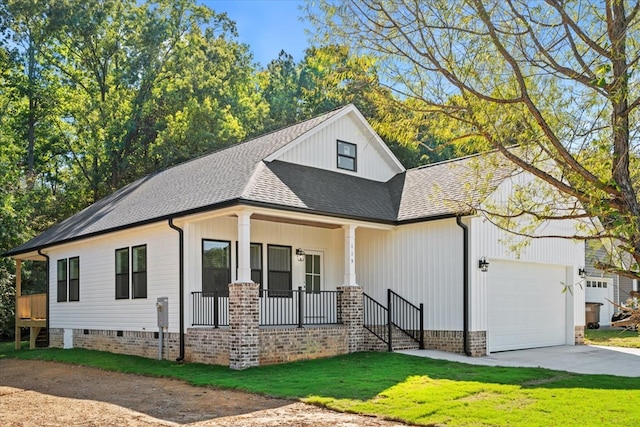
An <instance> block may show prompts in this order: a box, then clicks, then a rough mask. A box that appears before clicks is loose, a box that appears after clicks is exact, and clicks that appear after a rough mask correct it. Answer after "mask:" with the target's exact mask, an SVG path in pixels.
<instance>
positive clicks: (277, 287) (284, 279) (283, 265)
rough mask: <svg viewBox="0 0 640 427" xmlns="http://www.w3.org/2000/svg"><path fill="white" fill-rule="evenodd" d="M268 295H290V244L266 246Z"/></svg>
mask: <svg viewBox="0 0 640 427" xmlns="http://www.w3.org/2000/svg"><path fill="white" fill-rule="evenodd" d="M267 265H268V273H267V274H268V277H267V279H268V282H267V283H268V284H269V290H270V291H271V292H270V293H269V296H283V297H286V296H291V292H290V291H291V289H292V288H291V246H277V245H268V246H267Z"/></svg>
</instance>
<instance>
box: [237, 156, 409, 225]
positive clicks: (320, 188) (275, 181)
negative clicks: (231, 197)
mask: <svg viewBox="0 0 640 427" xmlns="http://www.w3.org/2000/svg"><path fill="white" fill-rule="evenodd" d="M254 178H255V180H254V182H253V186H252V187H251V188H250V190H249V191H248V192H247V194H246V199H247V200H251V201H254V202H262V203H265V204H269V205H278V206H281V207H286V208H290V207H291V208H297V209H301V210H309V211H314V212H318V213H326V214H331V215H338V216H345V217H349V218H354V219H355V218H358V219H365V220H366V219H368V220H372V221H379V222H395V220H396V209H395V207H394V206H396V205H397V202H396V201H394V200H393V199H392V197H391V195H390V193H389V188H388V185H387V184H386V183H384V182H377V181H372V180H368V179H364V178H359V177H356V176H351V175H346V174H342V173H339V172H333V171H328V170H324V169H317V168H312V167H307V166H302V165H297V164H293V163H287V162H281V161H273V162H269V163H263V164H261V165H260V166H259V167H258V170H257V172H256V175H255V177H254Z"/></svg>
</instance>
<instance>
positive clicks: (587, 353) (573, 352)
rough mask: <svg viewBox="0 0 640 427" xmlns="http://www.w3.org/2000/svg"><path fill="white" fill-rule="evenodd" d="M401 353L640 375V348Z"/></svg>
mask: <svg viewBox="0 0 640 427" xmlns="http://www.w3.org/2000/svg"><path fill="white" fill-rule="evenodd" d="M398 353H402V354H408V355H412V356H419V357H429V358H432V359H442V360H451V361H455V362H461V363H467V364H470V365H485V366H514V367H528V368H546V369H553V370H556V371H568V372H575V373H578V374H604V375H617V376H621V377H640V349H637V348H621V347H601V346H595V345H576V346H573V345H564V346H558V347H544V348H533V349H529V350H515V351H503V352H499V353H492V354H490V355H488V356H484V357H467V356H462V355H459V354H453V353H446V352H443V351H436V350H405V351H398Z"/></svg>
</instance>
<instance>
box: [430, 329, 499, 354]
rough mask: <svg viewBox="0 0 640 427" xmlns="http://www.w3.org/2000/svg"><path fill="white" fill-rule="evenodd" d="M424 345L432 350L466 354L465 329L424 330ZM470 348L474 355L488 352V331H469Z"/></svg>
mask: <svg viewBox="0 0 640 427" xmlns="http://www.w3.org/2000/svg"><path fill="white" fill-rule="evenodd" d="M424 347H425V348H426V349H430V350H440V351H447V352H449V353H458V354H464V336H463V331H424ZM469 350H470V352H471V355H472V356H473V357H479V356H485V355H486V354H487V332H486V331H470V332H469Z"/></svg>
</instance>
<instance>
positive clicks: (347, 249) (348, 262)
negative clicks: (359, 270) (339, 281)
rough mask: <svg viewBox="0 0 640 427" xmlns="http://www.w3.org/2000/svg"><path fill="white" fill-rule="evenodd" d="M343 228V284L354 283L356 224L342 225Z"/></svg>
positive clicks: (349, 284) (351, 284) (354, 284)
mask: <svg viewBox="0 0 640 427" xmlns="http://www.w3.org/2000/svg"><path fill="white" fill-rule="evenodd" d="M342 228H343V229H344V286H358V285H357V283H356V228H357V226H356V225H343V226H342Z"/></svg>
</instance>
